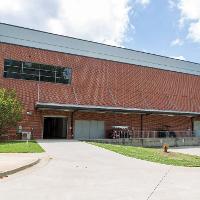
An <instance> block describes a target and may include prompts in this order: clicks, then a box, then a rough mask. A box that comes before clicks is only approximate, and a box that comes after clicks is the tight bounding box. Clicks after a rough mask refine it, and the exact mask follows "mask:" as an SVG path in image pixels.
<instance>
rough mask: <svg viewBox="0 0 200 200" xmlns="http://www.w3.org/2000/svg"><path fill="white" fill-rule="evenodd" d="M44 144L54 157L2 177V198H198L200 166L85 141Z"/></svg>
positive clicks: (0, 188)
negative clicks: (139, 156)
mask: <svg viewBox="0 0 200 200" xmlns="http://www.w3.org/2000/svg"><path fill="white" fill-rule="evenodd" d="M39 143H40V145H41V146H42V147H43V148H44V149H45V150H46V152H47V153H48V155H50V156H51V157H52V159H51V161H50V162H48V164H45V166H40V164H39V165H36V167H33V168H30V169H29V170H25V171H24V172H22V173H17V174H15V175H12V176H9V177H8V178H5V179H2V180H0V194H1V199H3V200H13V199H21V200H35V199H37V200H44V199H48V200H55V199H58V198H59V199H61V200H74V199H75V200H76V199H78V200H94V199H95V200H102V199H103V200H132V199H136V200H177V199H178V200H185V199H192V200H199V197H200V190H199V188H198V186H199V185H200V169H199V168H185V167H174V166H169V165H161V164H157V163H152V162H148V161H143V160H139V159H134V158H129V157H126V156H122V155H120V154H117V153H114V152H112V151H108V150H105V149H102V148H99V147H96V146H93V145H90V144H87V143H84V142H77V141H67V140H42V141H39ZM11 191H12V192H11Z"/></svg>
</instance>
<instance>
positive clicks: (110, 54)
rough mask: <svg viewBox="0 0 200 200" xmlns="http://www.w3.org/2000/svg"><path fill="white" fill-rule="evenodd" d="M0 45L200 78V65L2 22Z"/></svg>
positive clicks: (0, 26) (0, 25) (0, 24)
mask: <svg viewBox="0 0 200 200" xmlns="http://www.w3.org/2000/svg"><path fill="white" fill-rule="evenodd" d="M0 42H2V43H9V44H17V45H22V46H27V47H34V48H39V49H45V50H51V51H58V52H64V53H70V54H74V55H82V56H88V57H93V58H99V59H105V60H111V61H117V62H122V63H128V64H135V65H141V66H146V67H153V68H158V69H164V70H170V71H176V72H182V73H188V74H194V75H200V64H197V63H192V62H188V61H181V60H177V59H173V58H168V57H164V56H159V55H154V54H150V53H145V52H140V51H134V50H130V49H125V48H120V47H114V46H109V45H105V44H100V43H96V42H91V41H86V40H81V39H77V38H72V37H67V36H62V35H56V34H52V33H48V32H43V31H38V30H33V29H28V28H24V27H19V26H13V25H9V24H4V23H0Z"/></svg>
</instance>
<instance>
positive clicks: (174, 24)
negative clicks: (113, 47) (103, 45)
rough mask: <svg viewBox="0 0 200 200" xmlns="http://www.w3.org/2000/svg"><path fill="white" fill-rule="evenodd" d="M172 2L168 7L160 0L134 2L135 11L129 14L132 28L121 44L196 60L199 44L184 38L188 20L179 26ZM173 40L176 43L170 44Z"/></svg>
mask: <svg viewBox="0 0 200 200" xmlns="http://www.w3.org/2000/svg"><path fill="white" fill-rule="evenodd" d="M176 2H177V1H176ZM176 5H177V4H176ZM176 5H174V7H172V6H171V4H170V3H169V2H168V1H160V0H153V1H151V2H150V3H149V4H148V5H146V6H145V7H144V6H142V5H139V4H137V5H136V9H135V13H134V14H131V15H130V19H131V23H132V24H134V28H135V30H133V29H130V30H129V31H128V35H127V37H128V38H129V40H128V42H125V43H124V46H125V47H128V48H131V49H132V48H133V49H136V50H141V51H146V52H150V53H155V54H161V55H164V56H169V57H180V56H181V57H183V58H185V59H186V60H189V61H193V62H199V63H200V56H199V50H200V43H199V42H194V41H193V40H192V39H188V38H187V34H188V33H187V29H188V26H189V24H188V23H186V24H185V25H184V26H182V27H180V24H179V20H180V18H181V12H180V11H179V10H178V9H177V7H176ZM199 11H200V9H199ZM177 38H178V39H179V40H180V41H181V42H180V41H179V40H177ZM176 40H177V41H179V43H178V44H174V45H173V44H172V43H173V41H174V42H175V41H176Z"/></svg>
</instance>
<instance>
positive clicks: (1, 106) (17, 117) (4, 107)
mask: <svg viewBox="0 0 200 200" xmlns="http://www.w3.org/2000/svg"><path fill="white" fill-rule="evenodd" d="M21 119H22V105H21V102H20V101H19V100H18V99H17V97H16V93H15V91H14V90H6V89H0V135H2V134H5V133H7V131H8V129H9V128H14V127H15V126H16V125H17V122H19V121H21Z"/></svg>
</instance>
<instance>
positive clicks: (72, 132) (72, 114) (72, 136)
mask: <svg viewBox="0 0 200 200" xmlns="http://www.w3.org/2000/svg"><path fill="white" fill-rule="evenodd" d="M77 111H78V110H74V111H73V112H72V113H71V127H70V129H71V139H74V114H75V113H76V112H77Z"/></svg>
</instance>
